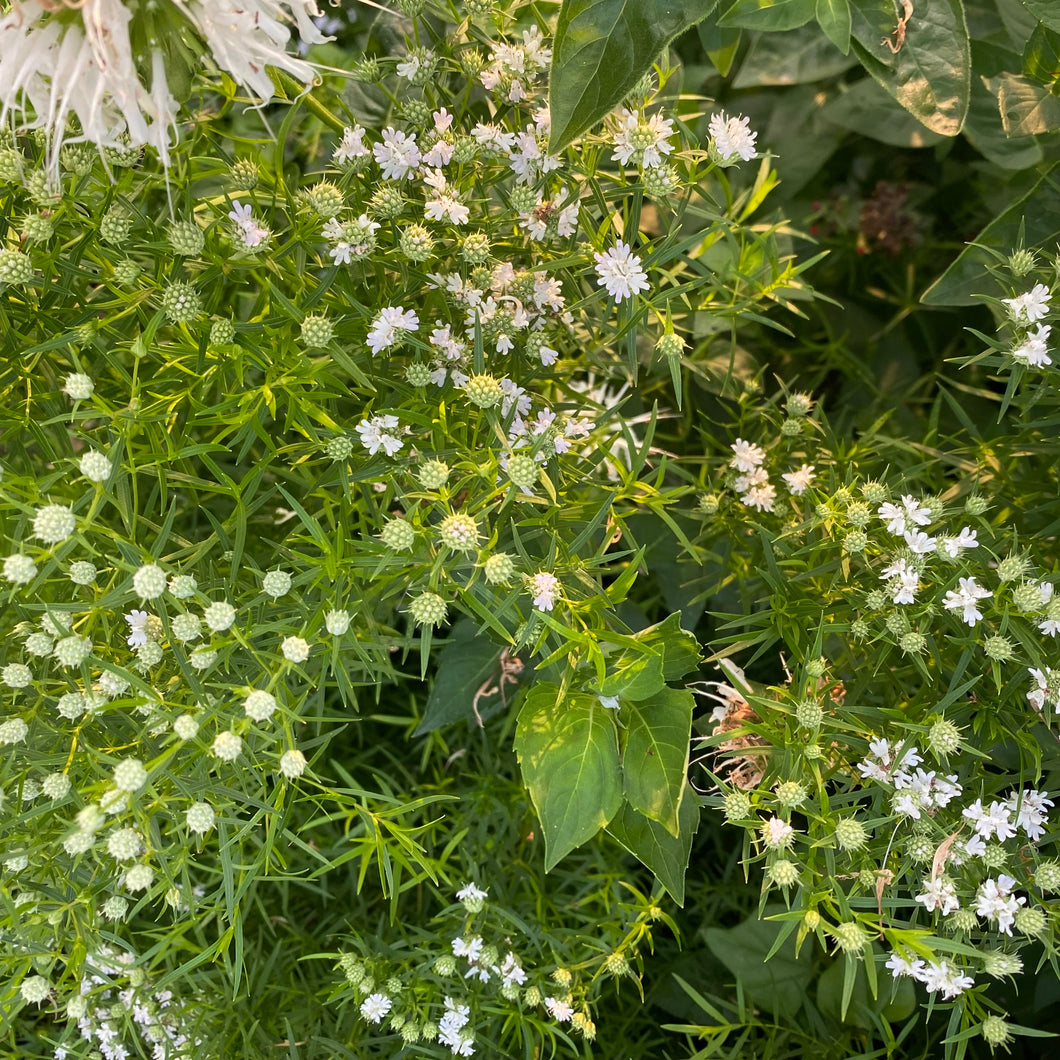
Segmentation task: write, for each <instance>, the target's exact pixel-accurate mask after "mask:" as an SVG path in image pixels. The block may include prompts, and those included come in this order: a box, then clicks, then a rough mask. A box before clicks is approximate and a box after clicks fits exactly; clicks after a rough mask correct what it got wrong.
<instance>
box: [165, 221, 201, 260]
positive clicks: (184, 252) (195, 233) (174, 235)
mask: <svg viewBox="0 0 1060 1060" xmlns="http://www.w3.org/2000/svg"><path fill="white" fill-rule="evenodd" d="M169 245H170V246H171V247H172V248H173V253H174V254H180V255H181V256H182V257H186V258H194V257H198V255H199V254H201V253H202V251H203V247H205V246H206V236H205V235H204V234H203V231H202V229H201V228H200V227H199V226H198V225H197V224H196V223H195V222H194V221H177V222H175V223H174V224H173V225H172V226H171V228H170V229H169Z"/></svg>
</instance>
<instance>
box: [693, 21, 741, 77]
mask: <svg viewBox="0 0 1060 1060" xmlns="http://www.w3.org/2000/svg"><path fill="white" fill-rule="evenodd" d="M697 32H698V33H699V40H700V42H701V43H702V45H703V50H704V51H705V52H706V53H707V58H708V59H710V61H711V62H712V63H713V64H714V66H715V68H716V69H717V71H718V73H719V74H721V76H722V77H728V76H729V71H730V70H731V69H732V64H733V61H734V60H735V59H736V53H737V52H738V51H739V50H740V41H741V40H743V30H742V29H726V28H725V27H723V26H719V25H718V24H717V23H716V22H715V21H714V20H713V19H709V20H708V21H706V22H700V24H699V27H698V30H697Z"/></svg>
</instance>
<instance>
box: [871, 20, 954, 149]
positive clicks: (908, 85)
mask: <svg viewBox="0 0 1060 1060" xmlns="http://www.w3.org/2000/svg"><path fill="white" fill-rule="evenodd" d="M852 15H853V20H852V32H853V35H854V50H855V52H856V54H857V56H858V58H859V59H860V60H861V61H862V63H863V65H864V66H865V69H866V70H868V72H869V73H870V74H871V75H872V76H873V77H874V78H875V79H876V80H877V81H878V82H879V83H880V84H881V85H882V86H883V87H884V89H886V90H887V92H888V93H889V94H890V95H891V96H893V97H894V98H895V99H896V100H897V101H898V102H899V103H900V104H901V105H902V106H903V107H904V108H905V109H906V110H907V111H909V113H910V114H912V115H913V116H914V117H915V118H916V119H917V120H918V121H919V122H921V123H922V124H924V125H926V126H927V127H928V128H929V129H930V130H931V131H932V132H935V133H938V134H939V135H941V136H956V135H957V134H958V133H959V132H960V131H961V128H962V127H963V125H964V119H965V116H966V115H967V113H968V103H969V99H970V94H971V67H972V61H971V46H970V44H969V40H968V27H967V25H966V24H965V21H964V9H963V8H962V6H961V4H960V0H917V2H916V6H915V9H914V11H913V14H912V16H911V17H910V18H909V20H908V22H907V23H906V24H905V28H904V38H902V39H901V44H900V46H899V38H900V37H901V34H900V33H896V30H897V28H898V25H899V20H898V17H897V15H896V5H895V4H894V0H853V4H852ZM885 41H886V42H887V43H884V42H885ZM894 48H897V51H894V50H893V49H894Z"/></svg>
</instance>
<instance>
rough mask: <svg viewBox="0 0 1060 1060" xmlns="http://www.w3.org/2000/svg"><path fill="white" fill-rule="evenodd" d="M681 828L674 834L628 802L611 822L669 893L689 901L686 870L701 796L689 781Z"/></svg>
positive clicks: (616, 836) (612, 830)
mask: <svg viewBox="0 0 1060 1060" xmlns="http://www.w3.org/2000/svg"><path fill="white" fill-rule="evenodd" d="M678 817H679V820H680V832H679V834H678V835H677V836H676V837H674V836H672V835H670V833H669V832H667V831H666V829H665V828H663V826H662V825H661V824H659V822H658V821H652V820H650V819H649V818H647V817H645V816H644V815H643V814H642V813H637V811H636V810H634V809H633V807H632V806H630V805H629V803H625V804H624V805H623V807H622V810H621V811H620V813H619V814H618V816H616V817H615V819H614V820H613V821H612V822H611V823H610V824H609V825H608V826H607V831H608V834H609V835H610V836H612V837H613V838H614V839H616V840H617V841H618V842H619V843H620V844H621V845H622V846H623V847H625V848H626V850H628V851H629V852H630V853H631V854H632V855H633V856H634V857H635V858H637V859H638V860H639V861H641V862H642V863H643V864H644V865H647V867H648V868H649V869H651V871H652V872H653V873H654V875H655V878H656V879H657V880H658V881H659V883H661V884H662V885H663V887H665V888H666V893H667V894H669V896H670V897H671V898H672V899H673V900H674V901H675V902H676V903H677V904H678V905H684V904H685V872H686V870H687V869H688V856H689V854H690V853H691V850H692V837H693V836H694V835H695V834H696V829H697V828H698V827H699V799H698V798H697V796H696V793H695V792H694V791H693V790H692V788H691V787H690V786H689V785H688V784H687V783H686V785H685V789H684V792H683V794H682V796H681V803H680V807H679V809H678Z"/></svg>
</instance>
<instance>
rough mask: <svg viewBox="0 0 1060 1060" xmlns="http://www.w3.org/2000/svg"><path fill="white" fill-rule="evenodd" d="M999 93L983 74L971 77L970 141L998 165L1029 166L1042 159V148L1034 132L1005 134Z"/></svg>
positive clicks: (967, 132)
mask: <svg viewBox="0 0 1060 1060" xmlns="http://www.w3.org/2000/svg"><path fill="white" fill-rule="evenodd" d="M998 119H999V115H998V100H997V96H996V95H995V94H994V93H993V92H991V91H990V89H989V88H987V87H986V85H984V84H983V79H982V78H981V77H976V78H973V79H972V104H971V106H970V107H969V109H968V120H967V121H966V122H965V123H964V135H965V136H966V137H967V138H968V141H969V143H971V145H972V146H973V147H974V148H975V149H976V150H977V151H979V152H981V153H982V154H983V155H984V156H985V157H986V158H988V159H989V160H990V161H991V162H993V163H994V165H996V166H1001V167H1003V168H1004V169H1013V170H1018V169H1030V167H1031V166H1035V165H1037V164H1038V163H1039V162H1040V161H1041V160H1042V148H1041V145H1040V144H1039V143H1038V141H1037V140H1035V139H1034V137H1033V136H1006V135H1005V129H1004V126H1003V125H1002V123H1001V122H1000V121H999V120H998Z"/></svg>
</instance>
